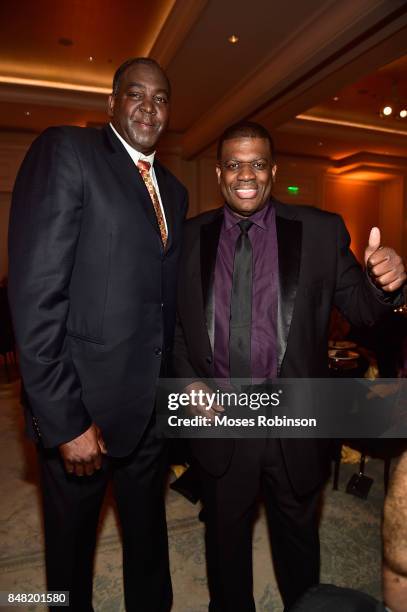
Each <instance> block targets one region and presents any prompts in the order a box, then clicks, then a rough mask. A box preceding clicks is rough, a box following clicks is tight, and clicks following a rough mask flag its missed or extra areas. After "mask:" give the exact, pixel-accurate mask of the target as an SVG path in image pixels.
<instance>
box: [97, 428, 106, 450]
mask: <svg viewBox="0 0 407 612" xmlns="http://www.w3.org/2000/svg"><path fill="white" fill-rule="evenodd" d="M96 436H97V442H98V445H99V448H100V452H101V453H102V454H103V455H106V454H107V448H106V444H105V441H104V439H103V436H102V432H101V431H100V429H99V427H98V426H97V425H96Z"/></svg>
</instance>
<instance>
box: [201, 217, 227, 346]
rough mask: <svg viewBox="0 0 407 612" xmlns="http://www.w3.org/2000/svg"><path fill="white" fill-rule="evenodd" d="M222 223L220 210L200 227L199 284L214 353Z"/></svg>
mask: <svg viewBox="0 0 407 612" xmlns="http://www.w3.org/2000/svg"><path fill="white" fill-rule="evenodd" d="M222 223H223V212H222V211H221V210H220V211H219V213H218V214H217V216H216V217H215V219H213V220H212V221H211V222H210V223H208V224H207V225H203V226H202V227H201V282H202V296H203V303H204V312H205V319H206V327H207V329H208V336H209V342H210V345H211V349H212V355H213V352H214V339H215V303H214V280H215V264H216V253H217V250H218V244H219V237H220V231H221V229H222Z"/></svg>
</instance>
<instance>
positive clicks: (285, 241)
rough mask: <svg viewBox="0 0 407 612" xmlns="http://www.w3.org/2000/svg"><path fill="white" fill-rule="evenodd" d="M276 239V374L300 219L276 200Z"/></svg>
mask: <svg viewBox="0 0 407 612" xmlns="http://www.w3.org/2000/svg"><path fill="white" fill-rule="evenodd" d="M276 213H277V214H276V227H277V243H278V268H279V289H278V314H277V375H280V370H281V364H282V362H283V359H284V355H285V352H286V350H287V340H288V334H289V331H290V326H291V321H292V317H293V312H294V303H295V298H296V295H297V287H298V280H299V273H300V263H301V242H302V223H301V221H297V220H295V219H294V218H293V217H294V215H293V214H292V213H291V211H290V207H289V206H286V205H283V204H280V203H279V202H276Z"/></svg>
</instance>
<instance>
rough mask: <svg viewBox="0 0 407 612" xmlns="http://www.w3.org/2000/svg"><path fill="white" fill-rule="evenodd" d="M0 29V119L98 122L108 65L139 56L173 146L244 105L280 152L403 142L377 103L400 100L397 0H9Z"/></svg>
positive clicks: (341, 152)
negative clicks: (162, 73) (156, 84)
mask: <svg viewBox="0 0 407 612" xmlns="http://www.w3.org/2000/svg"><path fill="white" fill-rule="evenodd" d="M232 34H234V35H236V36H237V37H238V38H239V41H238V42H237V43H236V44H231V43H230V42H229V41H228V38H229V37H230V36H231V35H232ZM0 40H1V51H0V130H13V131H14V130H19V131H20V130H21V131H32V132H39V131H41V130H43V129H44V128H46V127H47V126H49V125H56V124H75V125H82V126H84V125H88V124H100V123H103V122H105V121H106V119H107V116H106V111H105V109H106V95H107V93H108V92H109V90H110V83H111V79H112V76H113V72H114V69H115V68H116V67H117V66H118V65H119V64H120V63H121V62H122V61H124V60H125V59H127V58H128V57H132V56H137V55H150V56H152V57H154V58H156V59H157V60H158V61H160V63H161V64H162V65H163V66H164V67H165V68H166V70H167V72H168V75H169V77H170V79H171V82H172V87H173V100H172V118H171V124H170V129H171V131H172V132H174V134H175V135H177V138H178V142H179V146H180V148H181V151H182V154H183V156H184V157H186V158H191V157H194V156H196V155H198V154H200V153H201V152H202V151H207V150H208V147H211V146H212V145H213V142H214V141H215V140H216V138H217V136H218V134H219V133H220V131H221V130H222V129H223V128H224V127H225V126H226V125H228V124H230V123H231V122H233V121H236V120H238V119H241V118H243V117H250V118H253V119H255V120H259V121H261V122H262V123H264V125H266V126H267V127H268V128H269V129H270V130H271V131H272V132H273V134H274V136H275V140H276V145H277V150H278V151H279V152H282V153H285V154H289V155H307V156H310V157H312V156H315V157H324V158H330V159H331V160H339V159H342V158H345V157H348V156H351V155H354V154H355V153H358V152H368V153H376V154H380V155H389V156H400V157H401V156H404V155H405V151H406V142H407V140H406V137H407V119H405V120H404V121H401V120H399V121H397V120H396V119H393V118H388V119H382V118H381V117H380V115H379V106H380V105H381V103H382V102H384V101H385V100H388V99H391V98H392V97H393V98H394V96H395V95H397V97H398V98H399V102H400V103H403V104H407V4H406V2H405V1H404V0H341V2H336V0H307V2H303V1H302V0H284V1H281V2H270V0H256V2H255V3H253V6H251V5H248V3H247V1H244V0H194V1H193V2H191V0H137V1H134V0H59V2H55V1H54V0H36V2H35V3H34V2H32V0H17V2H14V3H2V4H1V7H0ZM395 84H396V85H395Z"/></svg>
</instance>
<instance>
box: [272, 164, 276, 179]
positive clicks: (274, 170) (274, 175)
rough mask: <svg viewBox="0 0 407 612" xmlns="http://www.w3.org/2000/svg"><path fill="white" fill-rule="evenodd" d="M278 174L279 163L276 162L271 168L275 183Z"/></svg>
mask: <svg viewBox="0 0 407 612" xmlns="http://www.w3.org/2000/svg"><path fill="white" fill-rule="evenodd" d="M276 174H277V164H274V166H273V167H272V169H271V177H272V180H273V183H275V181H276Z"/></svg>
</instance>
